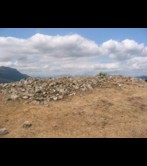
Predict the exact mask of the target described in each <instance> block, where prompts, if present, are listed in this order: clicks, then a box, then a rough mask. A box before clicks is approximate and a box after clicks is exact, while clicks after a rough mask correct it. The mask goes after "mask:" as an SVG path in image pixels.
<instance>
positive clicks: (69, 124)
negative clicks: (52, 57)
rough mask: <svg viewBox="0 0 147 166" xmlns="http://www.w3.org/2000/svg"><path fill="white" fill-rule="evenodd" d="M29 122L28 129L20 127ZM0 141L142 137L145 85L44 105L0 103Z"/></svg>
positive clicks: (145, 131)
mask: <svg viewBox="0 0 147 166" xmlns="http://www.w3.org/2000/svg"><path fill="white" fill-rule="evenodd" d="M25 121H30V122H31V123H32V127H30V128H28V129H25V128H23V127H22V124H23V123H24V122H25ZM0 128H7V129H8V130H9V134H7V135H3V136H0V138H89V137H90V138H120V137H121V138H130V137H131V138H138V137H139V138H144V137H147V86H146V87H135V86H126V87H123V88H95V89H94V90H92V91H88V92H83V93H81V94H79V95H76V96H72V97H68V98H66V99H64V100H62V101H56V102H50V103H49V105H48V106H41V105H40V106H37V105H29V104H22V103H20V102H18V101H9V102H6V101H3V99H2V95H0Z"/></svg>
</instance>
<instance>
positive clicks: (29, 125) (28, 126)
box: [22, 121, 32, 128]
mask: <svg viewBox="0 0 147 166" xmlns="http://www.w3.org/2000/svg"><path fill="white" fill-rule="evenodd" d="M31 126H32V124H31V123H30V122H29V121H25V122H24V123H23V125H22V127H23V128H30V127H31Z"/></svg>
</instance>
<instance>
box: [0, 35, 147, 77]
mask: <svg viewBox="0 0 147 166" xmlns="http://www.w3.org/2000/svg"><path fill="white" fill-rule="evenodd" d="M104 57H107V59H106V58H104ZM146 64H147V47H146V46H144V44H142V43H141V44H139V43H137V42H136V41H134V40H129V39H125V40H123V41H115V40H109V41H106V42H104V43H102V44H101V45H98V44H97V43H95V42H94V41H91V40H88V39H86V38H84V37H82V36H80V35H78V34H72V35H65V36H60V35H57V36H48V35H43V34H39V33H38V34H36V35H34V36H32V37H31V38H28V39H19V38H14V37H0V66H10V67H14V68H17V69H18V70H20V71H22V72H24V73H26V74H30V75H36V76H37V75H43V76H45V75H46V76H49V75H56V74H83V73H86V72H87V73H88V72H89V73H96V72H98V71H99V70H106V71H112V70H126V69H128V70H129V69H145V68H146V69H147V65H146Z"/></svg>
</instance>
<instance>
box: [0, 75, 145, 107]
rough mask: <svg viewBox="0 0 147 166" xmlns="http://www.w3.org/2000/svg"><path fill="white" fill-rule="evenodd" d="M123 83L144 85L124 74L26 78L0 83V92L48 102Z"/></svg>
mask: <svg viewBox="0 0 147 166" xmlns="http://www.w3.org/2000/svg"><path fill="white" fill-rule="evenodd" d="M124 85H137V86H146V85H147V84H146V82H145V81H144V80H142V79H135V78H130V77H124V76H107V77H100V76H96V77H63V78H50V79H40V78H31V77H30V78H28V79H26V80H20V81H19V82H15V83H5V84H0V92H1V93H2V94H4V97H5V99H6V100H20V101H25V102H27V103H32V104H48V103H49V102H50V101H52V100H53V101H56V100H61V99H63V98H65V97H66V96H73V95H76V94H77V93H80V92H82V91H87V90H92V89H93V88H95V87H100V88H111V87H115V88H116V87H123V86H124Z"/></svg>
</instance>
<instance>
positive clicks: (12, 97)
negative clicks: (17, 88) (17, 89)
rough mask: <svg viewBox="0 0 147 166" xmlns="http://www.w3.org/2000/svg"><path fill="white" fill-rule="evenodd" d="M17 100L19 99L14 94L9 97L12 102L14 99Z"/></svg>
mask: <svg viewBox="0 0 147 166" xmlns="http://www.w3.org/2000/svg"><path fill="white" fill-rule="evenodd" d="M18 98H19V96H18V95H16V94H12V95H11V96H10V99H12V100H16V99H18Z"/></svg>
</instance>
